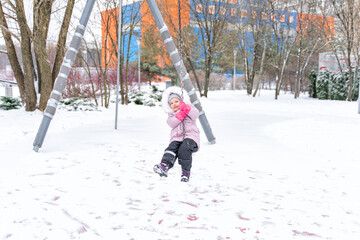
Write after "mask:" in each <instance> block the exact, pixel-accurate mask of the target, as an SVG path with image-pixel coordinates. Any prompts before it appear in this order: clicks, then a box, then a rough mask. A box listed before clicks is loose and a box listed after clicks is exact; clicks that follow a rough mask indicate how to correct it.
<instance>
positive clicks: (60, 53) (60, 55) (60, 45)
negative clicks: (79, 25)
mask: <svg viewBox="0 0 360 240" xmlns="http://www.w3.org/2000/svg"><path fill="white" fill-rule="evenodd" d="M74 5H75V0H68V4H67V6H66V10H65V15H64V19H63V23H62V25H61V29H60V33H59V38H58V42H57V45H56V55H55V61H54V66H53V68H52V84H54V82H55V79H56V78H57V75H58V74H59V71H60V67H61V64H62V62H63V60H64V56H65V44H66V37H67V33H68V30H69V26H70V19H71V15H72V11H73V8H74Z"/></svg>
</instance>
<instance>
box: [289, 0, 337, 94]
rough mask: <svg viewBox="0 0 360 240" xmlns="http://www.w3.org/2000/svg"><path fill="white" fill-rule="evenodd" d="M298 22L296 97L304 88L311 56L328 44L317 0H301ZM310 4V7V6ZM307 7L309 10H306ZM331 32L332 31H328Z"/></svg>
mask: <svg viewBox="0 0 360 240" xmlns="http://www.w3.org/2000/svg"><path fill="white" fill-rule="evenodd" d="M298 4H299V6H298V9H299V12H298V18H297V21H298V24H297V33H296V43H295V51H294V52H295V54H294V55H295V57H296V62H297V63H296V79H295V89H294V98H298V97H299V96H300V91H301V90H302V88H303V85H302V84H303V79H304V75H305V69H306V68H307V66H308V63H309V60H310V58H311V57H312V56H313V54H314V53H315V52H319V51H321V49H323V48H324V47H325V45H326V41H325V39H326V35H324V32H323V31H324V29H325V26H324V23H325V21H324V19H323V17H322V16H321V15H318V14H317V12H316V11H317V9H318V7H320V6H321V4H320V3H319V2H318V1H316V0H310V1H305V0H299V3H298ZM309 6H310V7H309ZM305 7H307V11H305ZM326 34H327V35H329V34H331V33H330V32H327V33H326Z"/></svg>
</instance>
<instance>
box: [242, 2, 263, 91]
mask: <svg viewBox="0 0 360 240" xmlns="http://www.w3.org/2000/svg"><path fill="white" fill-rule="evenodd" d="M240 6H241V14H240V21H239V22H240V24H238V25H237V29H236V30H237V32H238V35H240V38H236V39H239V41H238V45H239V46H240V49H241V53H242V56H243V58H242V59H243V61H244V66H245V69H244V75H245V83H246V86H247V87H246V90H247V94H249V95H251V94H252V91H253V87H254V79H255V76H256V74H257V73H258V72H259V70H260V69H261V74H260V75H261V76H260V77H262V75H263V69H264V61H265V56H266V47H267V36H268V35H269V34H268V32H269V26H268V22H269V10H268V7H267V3H266V2H265V1H262V0H250V1H247V2H246V3H245V4H242V5H240ZM260 65H261V66H260ZM259 68H260V69H259ZM259 82H260V79H259V78H258V83H259ZM256 87H257V89H258V87H259V84H256Z"/></svg>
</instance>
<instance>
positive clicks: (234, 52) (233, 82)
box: [233, 50, 236, 91]
mask: <svg viewBox="0 0 360 240" xmlns="http://www.w3.org/2000/svg"><path fill="white" fill-rule="evenodd" d="M235 75H236V50H234V76H233V89H234V91H235Z"/></svg>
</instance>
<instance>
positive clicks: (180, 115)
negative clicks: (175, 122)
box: [175, 109, 186, 121]
mask: <svg viewBox="0 0 360 240" xmlns="http://www.w3.org/2000/svg"><path fill="white" fill-rule="evenodd" d="M185 116H186V113H185V112H184V111H183V110H181V109H180V111H179V112H178V113H177V114H176V115H175V117H176V118H177V119H179V120H180V121H182V120H184V118H185Z"/></svg>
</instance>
